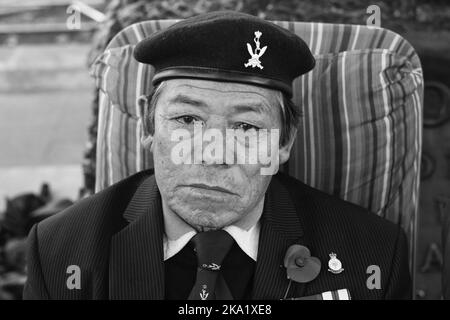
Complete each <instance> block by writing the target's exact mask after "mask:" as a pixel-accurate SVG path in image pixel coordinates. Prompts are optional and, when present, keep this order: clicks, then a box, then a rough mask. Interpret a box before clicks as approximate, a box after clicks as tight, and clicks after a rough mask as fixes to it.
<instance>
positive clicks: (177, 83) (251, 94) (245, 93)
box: [162, 79, 281, 105]
mask: <svg viewBox="0 0 450 320" xmlns="http://www.w3.org/2000/svg"><path fill="white" fill-rule="evenodd" d="M164 87H165V90H163V91H164V93H162V94H163V95H165V96H166V98H168V99H170V98H172V97H175V96H177V95H179V94H184V95H188V96H193V97H194V96H195V97H198V98H204V99H215V98H226V99H233V100H245V101H255V102H260V103H264V104H268V105H273V103H274V102H275V101H276V95H277V94H281V93H280V92H277V91H276V90H272V89H267V88H263V87H260V86H255V85H249V84H243V83H236V82H222V81H211V80H200V79H171V80H166V81H165V83H164Z"/></svg>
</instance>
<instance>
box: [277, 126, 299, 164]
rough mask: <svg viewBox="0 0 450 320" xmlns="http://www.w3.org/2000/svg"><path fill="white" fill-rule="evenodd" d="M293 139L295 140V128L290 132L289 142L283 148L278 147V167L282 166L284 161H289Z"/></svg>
mask: <svg viewBox="0 0 450 320" xmlns="http://www.w3.org/2000/svg"><path fill="white" fill-rule="evenodd" d="M295 138H297V128H294V129H292V130H291V133H290V134H289V140H288V141H287V143H286V144H285V145H284V146H282V147H280V152H279V161H280V165H282V164H284V163H285V162H286V161H288V160H289V156H290V155H291V149H292V146H293V145H294V141H295Z"/></svg>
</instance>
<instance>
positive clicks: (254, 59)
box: [244, 31, 267, 69]
mask: <svg viewBox="0 0 450 320" xmlns="http://www.w3.org/2000/svg"><path fill="white" fill-rule="evenodd" d="M261 36H262V32H260V31H255V38H254V39H253V42H254V43H255V45H256V48H255V51H254V52H253V49H252V46H251V45H250V43H248V42H247V50H248V53H250V59H248V62H247V63H245V64H244V66H245V67H246V68H248V67H252V68H256V67H258V68H260V69H264V67H263V66H262V65H261V61H260V60H259V58H261V56H262V55H263V54H264V52H266V50H267V46H264V47H263V48H262V49H261V48H260V45H261V44H260V42H259V38H261Z"/></svg>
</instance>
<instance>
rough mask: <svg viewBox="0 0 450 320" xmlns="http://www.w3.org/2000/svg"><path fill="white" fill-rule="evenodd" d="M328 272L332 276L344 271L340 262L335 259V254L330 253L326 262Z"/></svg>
mask: <svg viewBox="0 0 450 320" xmlns="http://www.w3.org/2000/svg"><path fill="white" fill-rule="evenodd" d="M328 271H330V272H331V273H334V274H339V273H341V272H342V271H344V269H343V268H342V263H341V261H340V260H339V259H338V258H336V253H333V252H332V253H330V260H329V261H328Z"/></svg>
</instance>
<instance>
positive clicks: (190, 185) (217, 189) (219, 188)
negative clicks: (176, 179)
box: [184, 183, 236, 195]
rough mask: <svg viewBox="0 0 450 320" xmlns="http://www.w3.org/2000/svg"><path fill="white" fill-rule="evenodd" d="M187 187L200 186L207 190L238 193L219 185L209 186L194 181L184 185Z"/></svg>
mask: <svg viewBox="0 0 450 320" xmlns="http://www.w3.org/2000/svg"><path fill="white" fill-rule="evenodd" d="M184 186H185V187H191V188H199V189H205V190H213V191H218V192H224V193H228V194H232V195H236V193H234V192H231V191H230V190H228V189H225V188H222V187H219V186H209V185H206V184H203V183H193V184H188V185H184Z"/></svg>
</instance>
